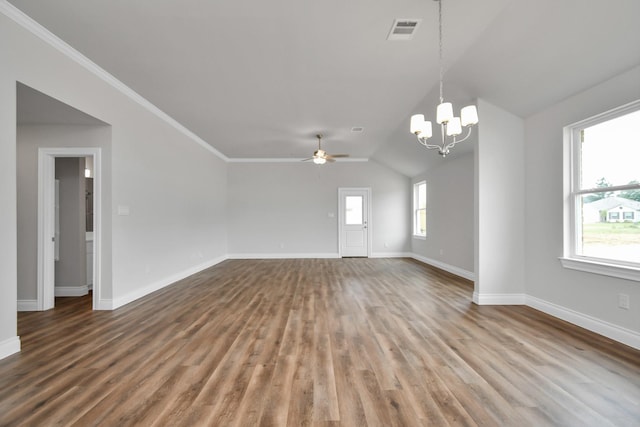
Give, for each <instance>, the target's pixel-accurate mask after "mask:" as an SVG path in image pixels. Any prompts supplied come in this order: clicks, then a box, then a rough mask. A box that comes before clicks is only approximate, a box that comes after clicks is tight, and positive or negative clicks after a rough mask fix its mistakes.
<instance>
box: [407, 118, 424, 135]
mask: <svg viewBox="0 0 640 427" xmlns="http://www.w3.org/2000/svg"><path fill="white" fill-rule="evenodd" d="M423 125H424V114H414V115H413V116H411V129H410V130H411V133H413V134H415V135H420V133H421V132H422V128H423Z"/></svg>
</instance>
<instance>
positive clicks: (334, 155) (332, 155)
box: [330, 154, 349, 159]
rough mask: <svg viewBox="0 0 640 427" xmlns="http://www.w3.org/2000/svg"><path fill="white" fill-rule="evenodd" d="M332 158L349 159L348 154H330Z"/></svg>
mask: <svg viewBox="0 0 640 427" xmlns="http://www.w3.org/2000/svg"><path fill="white" fill-rule="evenodd" d="M330 156H331V157H333V158H334V159H339V158H341V157H349V155H348V154H330Z"/></svg>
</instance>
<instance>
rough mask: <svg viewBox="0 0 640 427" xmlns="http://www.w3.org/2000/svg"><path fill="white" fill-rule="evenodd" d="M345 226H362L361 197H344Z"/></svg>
mask: <svg viewBox="0 0 640 427" xmlns="http://www.w3.org/2000/svg"><path fill="white" fill-rule="evenodd" d="M344 219H345V224H347V225H362V220H363V218H362V196H347V197H345V213H344Z"/></svg>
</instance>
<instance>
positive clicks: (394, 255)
mask: <svg viewBox="0 0 640 427" xmlns="http://www.w3.org/2000/svg"><path fill="white" fill-rule="evenodd" d="M369 258H412V255H411V253H409V252H373V253H372V254H371V256H370V257H369Z"/></svg>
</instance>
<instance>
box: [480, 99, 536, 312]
mask: <svg viewBox="0 0 640 427" xmlns="http://www.w3.org/2000/svg"><path fill="white" fill-rule="evenodd" d="M478 114H479V115H481V116H482V122H481V123H480V125H479V132H478V144H477V146H476V149H475V187H476V190H475V195H476V208H475V211H476V215H475V218H476V219H475V220H476V224H475V232H476V237H475V244H476V250H475V255H476V259H475V263H474V264H475V267H474V269H475V273H476V277H475V289H474V301H475V302H477V303H488V304H523V303H524V292H525V286H524V282H525V278H524V274H525V273H524V239H523V235H524V229H525V196H524V173H523V171H524V123H523V120H522V119H521V118H519V117H517V116H515V115H513V114H511V113H509V112H507V111H505V110H502V109H501V108H499V107H496V106H494V105H492V104H490V103H488V102H486V101H484V100H482V99H479V100H478Z"/></svg>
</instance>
